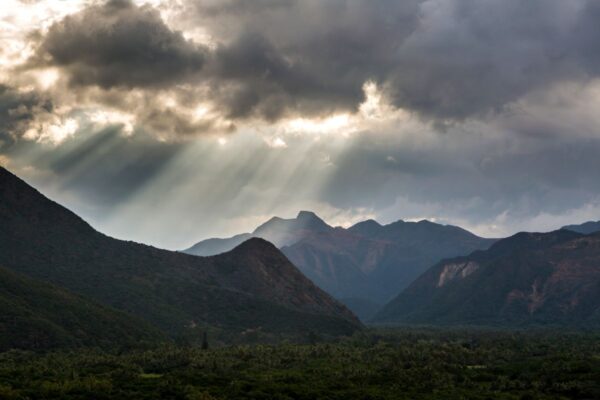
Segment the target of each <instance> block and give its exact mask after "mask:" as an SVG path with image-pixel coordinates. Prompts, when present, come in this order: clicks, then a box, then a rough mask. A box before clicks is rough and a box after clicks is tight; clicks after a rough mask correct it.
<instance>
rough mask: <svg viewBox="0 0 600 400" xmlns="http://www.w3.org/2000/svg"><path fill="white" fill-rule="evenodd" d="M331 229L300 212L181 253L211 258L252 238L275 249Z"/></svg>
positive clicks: (211, 240) (312, 214)
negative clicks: (269, 244)
mask: <svg viewBox="0 0 600 400" xmlns="http://www.w3.org/2000/svg"><path fill="white" fill-rule="evenodd" d="M331 229H333V228H332V227H331V226H329V225H327V224H326V223H325V222H324V221H323V220H322V219H321V218H319V217H318V216H317V215H316V214H315V213H313V212H310V211H300V212H299V213H298V216H297V217H296V218H290V219H284V218H279V217H273V218H271V219H270V220H268V221H267V222H265V223H264V224H262V225H260V226H259V227H258V228H256V229H255V230H254V231H253V232H252V233H242V234H239V235H235V236H232V237H230V238H225V239H219V238H213V239H206V240H202V241H200V242H198V243H196V244H195V245H193V246H192V247H190V248H189V249H186V250H183V252H184V253H188V254H193V255H196V256H213V255H216V254H220V253H224V252H226V251H229V250H231V249H233V248H234V247H235V246H238V245H240V244H241V243H243V242H244V241H246V240H248V239H250V238H253V237H258V238H263V239H265V240H268V241H269V242H271V243H273V244H274V245H275V246H277V247H283V246H287V245H289V244H293V243H296V242H297V241H299V240H300V239H302V238H303V237H305V236H307V235H309V234H311V233H314V232H327V231H329V230H331Z"/></svg>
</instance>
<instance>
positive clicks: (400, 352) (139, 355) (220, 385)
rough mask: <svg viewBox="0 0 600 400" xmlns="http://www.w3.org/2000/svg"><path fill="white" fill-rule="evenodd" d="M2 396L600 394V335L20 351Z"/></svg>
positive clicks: (463, 335)
mask: <svg viewBox="0 0 600 400" xmlns="http://www.w3.org/2000/svg"><path fill="white" fill-rule="evenodd" d="M208 339H209V341H210V336H209V338H208ZM309 340H311V341H312V340H315V337H311V338H308V337H307V342H308V341H309ZM0 398H2V399H91V398H93V399H132V398H135V399H316V398H318V399H331V400H333V399H340V400H348V399H482V400H484V399H518V400H521V399H598V398H600V334H598V333H577V334H569V333H553V332H497V331H496V332H494V331H456V330H454V331H437V330H396V331H394V330H390V331H382V330H379V331H368V332H363V333H358V334H355V335H354V336H353V337H351V338H346V339H342V340H338V341H335V342H322V343H316V344H280V345H274V346H271V345H269V346H267V345H256V346H232V347H221V348H213V346H210V347H209V349H208V350H202V349H201V348H198V347H195V348H189V347H187V348H186V347H171V346H168V347H161V348H157V349H153V350H146V351H142V350H137V351H132V352H127V353H122V354H119V353H105V352H100V351H99V350H82V351H78V352H62V353H48V354H35V353H30V352H21V351H10V352H6V353H2V354H0Z"/></svg>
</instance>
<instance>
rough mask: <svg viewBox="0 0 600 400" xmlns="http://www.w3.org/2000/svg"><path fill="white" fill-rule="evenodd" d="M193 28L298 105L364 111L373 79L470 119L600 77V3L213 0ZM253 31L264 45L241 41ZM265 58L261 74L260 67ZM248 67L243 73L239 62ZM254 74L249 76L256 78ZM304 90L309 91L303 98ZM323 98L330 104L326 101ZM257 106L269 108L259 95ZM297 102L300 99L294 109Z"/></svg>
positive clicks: (400, 102)
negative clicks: (319, 102) (231, 47)
mask: <svg viewBox="0 0 600 400" xmlns="http://www.w3.org/2000/svg"><path fill="white" fill-rule="evenodd" d="M190 4H191V6H190V8H191V9H193V10H195V12H196V13H195V14H192V13H189V10H188V9H186V12H187V13H188V15H193V16H194V17H188V23H189V24H197V23H201V24H204V25H206V26H208V27H209V28H208V29H209V31H210V32H212V33H213V35H214V36H215V37H216V38H217V40H220V41H223V42H224V43H230V44H231V43H235V44H236V49H237V51H236V53H237V54H240V55H242V56H243V57H244V58H245V59H247V60H248V61H249V64H248V69H247V70H244V71H246V72H247V73H248V75H246V79H247V80H246V79H244V77H243V72H244V71H238V74H237V78H238V79H239V80H241V81H243V82H244V83H246V84H247V85H248V87H250V88H254V85H252V84H251V82H250V80H251V78H250V77H252V78H256V77H257V76H261V74H260V73H259V72H265V71H268V70H271V69H270V68H268V67H266V66H267V65H268V63H267V62H265V59H264V58H260V56H261V54H264V53H265V49H266V48H268V49H269V50H268V54H269V55H270V57H269V60H286V61H287V63H288V65H289V68H288V69H287V70H288V71H294V73H287V74H281V73H277V71H283V70H286V68H283V67H282V65H285V64H283V63H277V64H274V65H272V70H273V71H275V73H274V74H273V75H270V76H268V75H263V76H262V78H263V79H264V81H265V82H267V83H272V84H277V85H278V87H279V88H281V89H282V92H283V93H287V94H290V95H292V97H293V98H294V99H300V100H303V99H306V100H310V99H311V96H313V95H314V98H325V100H323V101H324V102H327V103H329V104H334V105H337V106H339V107H344V108H346V109H348V110H353V109H356V106H357V104H359V103H360V101H361V100H362V97H361V91H360V89H361V87H362V85H363V84H364V83H365V81H367V80H373V81H375V82H377V83H378V84H379V85H380V86H382V87H384V88H385V90H386V92H387V94H388V95H389V97H390V98H391V99H392V100H393V102H394V104H395V105H396V106H398V107H402V108H405V109H408V110H412V111H415V112H417V113H419V114H420V115H423V116H426V117H430V118H436V119H442V120H443V119H451V120H463V119H465V118H469V117H481V116H482V115H486V114H488V113H490V112H492V113H493V112H498V111H502V110H503V109H504V108H505V107H506V106H507V105H510V104H511V103H512V102H514V101H516V100H517V99H519V98H520V97H521V96H523V95H525V94H527V93H529V92H531V91H534V90H537V89H539V88H543V87H547V86H548V85H553V84H556V83H558V82H564V81H571V80H579V81H585V79H587V78H589V77H595V76H598V74H599V73H600V68H598V67H599V64H598V57H597V55H596V54H597V53H598V52H597V51H596V50H597V43H598V41H599V39H600V30H599V29H598V28H597V23H596V21H597V19H596V18H594V16H595V15H597V14H598V9H599V8H600V6H598V3H597V2H595V1H581V2H564V1H560V0H551V1H541V0H534V1H529V2H522V1H518V0H508V1H502V2H500V1H493V0H485V1H476V0H443V1H441V0H424V1H423V0H419V1H403V2H398V1H387V0H381V1H370V2H367V1H350V0H332V1H327V2H322V1H316V0H306V1H294V0H289V1H283V0H276V1H275V0H265V1H256V2H255V1H253V2H246V1H242V0H227V1H222V2H215V1H212V0H202V1H194V2H190ZM249 33H251V34H253V35H260V36H259V37H260V38H261V45H260V46H257V45H256V43H257V42H256V41H246V42H242V43H239V42H236V40H237V39H236V38H238V37H246V36H247V35H248V34H249ZM254 57H259V58H258V60H260V64H259V65H261V66H262V67H261V68H260V71H257V70H256V64H255V63H254V62H253V61H254V60H255V59H256V58H254ZM236 64H237V65H238V69H239V70H242V69H243V67H242V66H241V65H240V64H239V63H236ZM248 78H250V79H248ZM296 88H302V90H301V91H295V89H296ZM324 92H329V96H325V97H323V94H324ZM250 93H252V94H253V95H254V96H255V98H251V97H249V96H248V95H247V94H246V96H245V97H244V96H241V97H243V98H245V99H246V102H252V103H259V102H260V100H261V99H265V100H266V101H268V96H261V94H260V91H259V90H252V91H251V92H250ZM297 104H298V103H296V104H294V103H292V106H294V105H297Z"/></svg>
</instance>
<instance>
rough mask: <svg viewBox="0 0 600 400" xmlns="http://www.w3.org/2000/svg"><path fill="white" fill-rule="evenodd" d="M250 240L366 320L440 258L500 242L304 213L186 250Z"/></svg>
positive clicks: (432, 228) (439, 229)
mask: <svg viewBox="0 0 600 400" xmlns="http://www.w3.org/2000/svg"><path fill="white" fill-rule="evenodd" d="M250 237H264V238H265V239H267V240H269V241H270V242H272V243H274V244H275V245H276V246H277V247H279V248H280V249H281V251H282V252H283V253H284V254H285V255H286V256H287V257H288V258H289V259H290V261H292V263H294V264H295V265H296V266H297V267H298V268H299V269H300V270H301V271H302V272H303V273H304V274H305V275H306V276H307V277H308V278H309V279H310V280H312V281H313V282H314V283H316V284H317V285H318V286H319V287H321V288H322V289H323V290H325V291H326V292H328V293H329V294H331V295H332V296H333V297H335V298H337V299H342V301H343V299H347V300H348V302H347V303H345V304H346V305H347V306H349V307H350V308H351V309H352V310H353V311H354V312H357V313H359V317H360V318H361V319H362V320H365V319H368V318H369V317H370V316H371V315H372V312H373V310H375V309H376V304H379V305H382V304H383V303H385V302H387V301H388V300H390V299H391V298H392V297H393V296H395V295H397V294H398V293H399V292H400V290H402V289H403V288H404V287H406V286H407V285H408V284H409V283H410V282H411V281H412V280H413V279H415V278H416V277H417V276H418V275H419V274H420V273H421V272H423V271H424V270H425V269H426V268H428V267H429V266H431V265H432V264H434V263H435V262H437V261H439V260H440V259H442V258H445V257H449V256H456V255H466V254H469V253H470V252H471V251H473V250H476V249H482V248H487V247H488V246H489V245H490V244H492V243H493V242H494V241H495V240H494V239H484V238H480V237H478V236H476V235H474V234H472V233H471V232H468V231H466V230H464V229H462V228H459V227H455V226H452V225H441V224H436V223H433V222H430V221H426V220H422V221H418V222H405V221H402V220H399V221H396V222H393V223H390V224H386V225H381V224H379V223H378V222H377V221H375V220H372V219H371V220H366V221H362V222H359V223H357V224H355V225H353V226H351V227H349V228H347V229H346V228H342V227H332V226H330V225H328V224H327V223H326V222H325V221H323V220H322V219H321V218H319V217H318V216H317V215H316V214H315V213H313V212H310V211H300V212H299V213H298V215H297V216H296V218H290V219H284V218H279V217H272V218H270V219H269V220H268V221H267V222H265V223H263V224H261V225H259V227H258V228H256V229H255V230H254V231H253V232H252V233H244V234H240V235H236V236H234V237H232V238H229V239H227V238H226V239H208V240H205V241H201V242H198V243H196V244H195V245H194V246H192V247H190V248H188V249H186V250H184V252H186V253H189V254H194V255H200V256H207V255H211V254H212V253H213V252H215V251H225V250H229V249H230V248H231V247H233V246H236V245H238V244H239V242H241V241H242V240H245V239H248V238H250Z"/></svg>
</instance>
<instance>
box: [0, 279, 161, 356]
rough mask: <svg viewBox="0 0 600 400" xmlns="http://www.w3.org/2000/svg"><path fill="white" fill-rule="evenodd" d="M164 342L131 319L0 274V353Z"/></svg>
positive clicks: (37, 283)
mask: <svg viewBox="0 0 600 400" xmlns="http://www.w3.org/2000/svg"><path fill="white" fill-rule="evenodd" d="M164 339H165V338H164V336H163V335H162V334H161V333H160V332H159V331H158V330H156V329H154V328H152V327H151V326H150V325H149V324H146V323H143V322H142V321H140V320H137V319H136V318H133V317H132V316H130V315H126V314H123V313H121V312H118V311H116V310H114V309H110V308H108V307H104V306H100V305H98V304H96V303H94V302H92V301H89V300H87V299H85V298H83V297H81V296H78V295H75V294H73V293H69V292H68V291H66V290H64V289H61V288H58V287H56V286H53V285H50V284H48V283H45V282H40V281H35V280H33V279H30V278H27V277H25V276H23V275H21V274H17V273H15V272H13V271H9V270H7V269H5V268H0V352H1V351H6V350H8V349H12V348H20V349H34V350H48V349H53V348H59V347H76V346H100V347H110V348H113V349H114V348H115V347H117V346H120V345H127V346H129V345H134V346H137V345H139V344H140V343H141V342H150V343H157V342H159V341H163V340H164Z"/></svg>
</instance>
